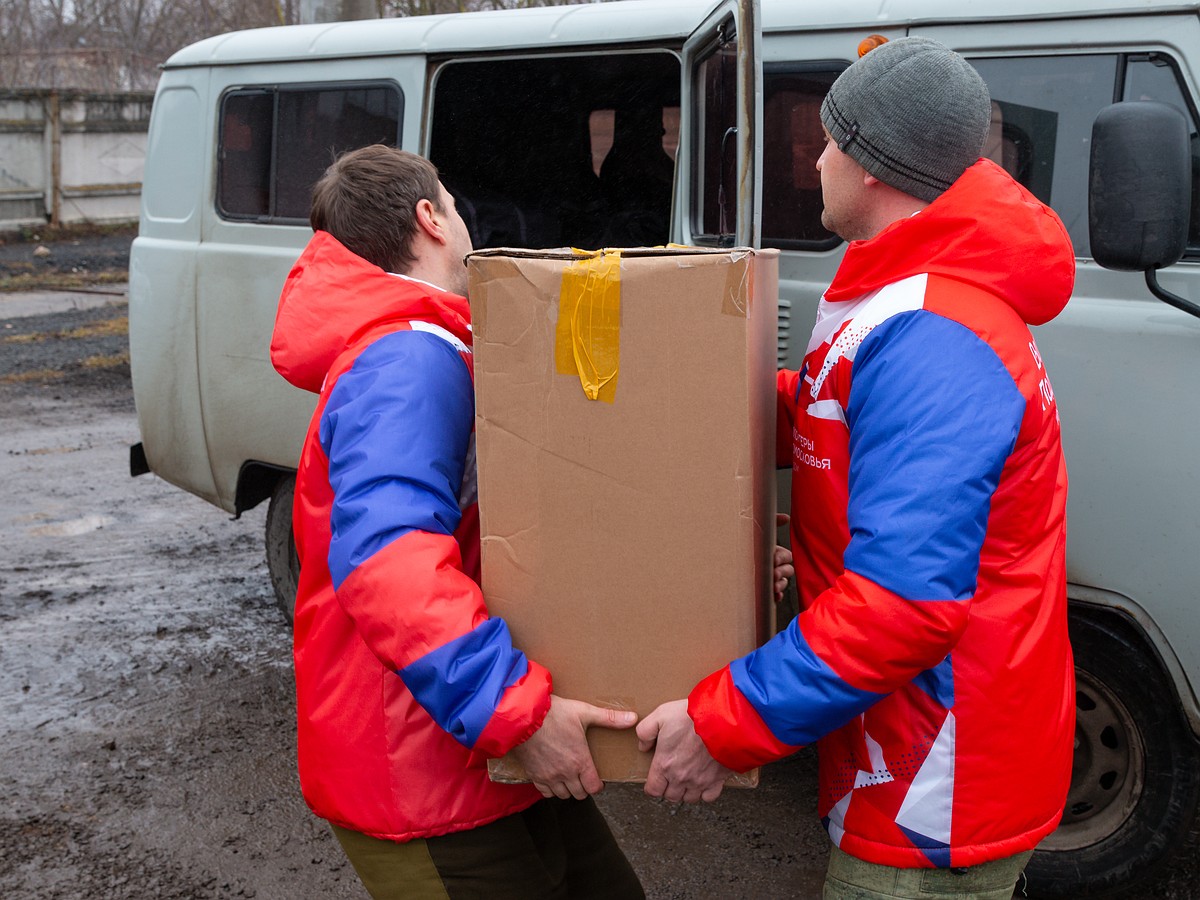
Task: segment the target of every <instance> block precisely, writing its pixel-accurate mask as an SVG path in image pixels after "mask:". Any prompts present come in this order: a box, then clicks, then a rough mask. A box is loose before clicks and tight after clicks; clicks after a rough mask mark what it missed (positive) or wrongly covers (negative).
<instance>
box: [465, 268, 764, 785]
mask: <svg viewBox="0 0 1200 900" xmlns="http://www.w3.org/2000/svg"><path fill="white" fill-rule="evenodd" d="M468 268H469V272H470V292H469V293H470V297H471V308H472V316H473V321H474V332H475V390H476V421H475V425H476V453H477V459H478V467H479V509H480V517H481V532H482V538H483V590H484V595H485V597H486V598H487V603H488V607H489V610H490V612H491V613H492V614H493V615H497V616H503V617H504V618H505V619H506V620H507V621H508V623H509V627H510V628H511V630H512V634H513V638H514V641H515V642H516V645H517V646H518V647H519V648H520V649H521V650H523V651H524V652H525V653H526V655H527V656H529V657H530V658H531V659H535V660H537V661H538V662H540V663H541V664H543V665H545V666H546V667H547V668H548V669H549V670H550V672H551V674H552V676H553V678H554V691H555V693H556V694H559V695H561V696H564V697H572V698H576V699H581V700H586V701H589V702H591V703H595V704H598V705H602V706H611V707H616V708H620V709H633V710H636V711H637V713H638V714H639V716H645V715H647V714H648V713H650V712H652V711H653V710H654V709H655V707H657V706H658V705H659V704H660V703H662V702H664V701H667V700H675V699H679V698H681V697H684V696H686V695H687V693H688V692H689V691H690V690H691V688H692V687H693V686H694V685H695V684H696V682H698V681H699V680H700V679H701V678H703V677H704V676H705V675H707V674H708V673H710V672H712V671H714V670H716V669H718V668H720V667H721V666H722V665H724V664H725V663H727V662H729V661H730V660H731V659H733V658H735V657H738V656H741V655H743V654H745V653H747V652H749V651H750V650H752V649H754V648H755V647H756V646H758V645H759V644H760V643H762V641H763V640H765V639H766V638H767V637H769V634H770V631H771V628H772V626H773V620H772V609H773V603H772V584H771V580H772V553H773V548H774V544H775V521H774V517H775V472H774V462H775V460H774V448H775V419H776V412H775V409H776V404H775V370H776V312H777V306H776V304H777V296H778V254H777V253H776V252H775V251H771V250H763V251H754V250H746V249H737V250H700V249H692V248H656V249H638V250H623V251H614V250H608V251H602V252H601V253H596V254H582V253H581V252H580V251H571V250H547V251H529V250H486V251H480V252H478V253H475V254H472V255H471V256H470V257H468ZM593 398H594V399H593ZM589 741H590V742H591V747H592V753H593V756H594V758H595V760H596V763H597V767H598V769H599V771H600V776H601V777H602V778H603V779H605V780H607V781H644V780H645V777H646V774H647V772H648V770H649V764H650V754H646V753H639V752H638V749H637V739H636V737H635V735H634V733H633V732H632V731H628V732H613V731H607V730H605V729H596V728H594V729H591V731H590V733H589ZM491 762H492V765H491V770H492V777H493V778H494V779H496V780H502V781H503V780H520V779H522V778H523V773H522V772H521V771H520V768H519V766H517V765H516V764H515V762H513V761H512V760H510V759H507V758H506V759H505V760H492V761H491ZM755 781H756V778H755V777H754V776H751V777H750V778H749V779H743V780H742V783H744V784H753V783H755Z"/></svg>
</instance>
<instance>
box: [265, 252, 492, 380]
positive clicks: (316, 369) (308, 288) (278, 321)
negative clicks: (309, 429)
mask: <svg viewBox="0 0 1200 900" xmlns="http://www.w3.org/2000/svg"><path fill="white" fill-rule="evenodd" d="M413 320H419V321H423V322H430V323H432V324H435V325H441V326H442V327H443V328H445V329H446V330H447V331H449V332H450V333H451V334H453V335H454V336H455V337H457V338H458V339H459V340H461V341H462V342H463V343H464V344H466V345H467V346H470V345H471V325H470V322H471V311H470V307H469V306H468V305H467V299H466V298H465V297H460V296H459V295H458V294H452V293H450V292H448V291H443V290H441V289H440V288H437V287H434V286H433V285H429V284H425V283H424V282H419V281H412V280H409V279H407V278H402V277H400V276H398V275H392V274H390V273H388V272H385V271H384V270H383V269H381V268H379V267H378V266H376V265H373V264H372V263H369V262H367V261H366V260H365V259H363V258H362V257H361V256H358V255H357V254H355V253H352V252H351V251H350V250H348V249H346V247H345V246H344V245H343V244H342V243H341V242H340V241H339V240H338V239H337V238H335V237H334V236H333V235H331V234H329V233H328V232H325V231H318V232H317V233H316V234H314V235H313V238H312V240H311V241H309V242H308V246H307V247H305V248H304V252H303V253H302V254H300V258H299V259H298V260H296V264H295V265H294V266H292V270H291V272H289V273H288V277H287V281H286V282H284V285H283V293H282V294H281V295H280V297H279V309H278V311H277V312H276V314H275V331H274V333H273V334H272V336H271V363H272V365H274V366H275V370H276V371H277V372H278V373H279V374H280V375H282V376H283V377H284V378H285V379H287V380H288V381H289V382H290V383H291V384H294V385H295V386H296V387H298V388H303V389H304V390H306V391H312V392H313V393H319V392H320V390H321V385H322V384H323V383H324V381H325V376H326V375H328V374H329V370H330V368H331V367H332V366H333V364H334V361H335V360H337V358H338V357H339V356H340V355H341V354H342V352H343V351H344V350H345V349H346V348H347V347H349V346H350V345H351V344H353V343H355V342H356V341H358V340H359V339H360V338H361V337H362V336H363V335H365V334H366V333H367V332H369V331H374V330H376V329H379V328H385V329H386V327H387V326H389V325H399V324H402V323H404V322H409V321H413Z"/></svg>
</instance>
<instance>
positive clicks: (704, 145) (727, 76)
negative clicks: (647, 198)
mask: <svg viewBox="0 0 1200 900" xmlns="http://www.w3.org/2000/svg"><path fill="white" fill-rule="evenodd" d="M718 34H719V37H718V40H717V43H716V46H715V47H714V48H713V50H712V52H711V53H709V54H708V55H707V56H706V57H704V58H703V59H702V60H701V61H700V63H699V64H698V65H697V66H696V71H695V76H694V77H695V97H696V128H697V132H698V135H697V137H698V140H697V151H698V157H699V159H698V160H697V165H696V170H695V171H696V173H697V178H698V179H699V184H697V185H696V192H695V196H696V198H697V207H696V208H695V209H694V210H693V211H692V216H693V218H692V227H693V229H694V230H695V232H696V234H697V236H700V235H703V236H705V237H707V238H709V239H710V240H712V241H713V242H715V243H718V244H722V245H725V246H732V245H733V241H734V231H735V228H736V226H737V36H736V35H735V34H734V33H733V23H732V22H730V23H728V24H726V25H723V26H721V28H720V29H719V32H718Z"/></svg>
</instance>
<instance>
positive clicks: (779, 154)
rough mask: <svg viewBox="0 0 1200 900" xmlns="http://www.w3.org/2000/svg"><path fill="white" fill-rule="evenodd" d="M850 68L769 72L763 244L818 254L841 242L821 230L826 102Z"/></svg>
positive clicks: (787, 67)
mask: <svg viewBox="0 0 1200 900" xmlns="http://www.w3.org/2000/svg"><path fill="white" fill-rule="evenodd" d="M845 68H846V63H844V62H829V63H813V64H809V65H785V66H769V67H768V68H767V70H766V72H764V76H763V174H762V180H763V192H762V197H763V199H762V234H763V238H762V243H763V245H764V246H767V247H783V248H805V249H818V248H822V247H832V246H834V245H835V244H837V242H838V241H839V240H840V239H839V238H838V237H837V236H836V235H834V234H832V233H831V232H829V231H827V230H825V228H824V227H822V225H821V209H822V203H821V175H820V173H819V172H818V171H817V168H816V165H817V159H818V157H820V155H821V151H822V150H824V149H825V140H824V131H823V130H822V128H821V101H822V100H824V99H825V95H826V94H827V93H828V92H829V87H830V85H832V84H833V82H834V80H835V79H836V78H837V76H838V75H839V74H840V73H841V71H842V70H843V69H845Z"/></svg>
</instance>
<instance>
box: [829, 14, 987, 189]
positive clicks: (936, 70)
mask: <svg viewBox="0 0 1200 900" xmlns="http://www.w3.org/2000/svg"><path fill="white" fill-rule="evenodd" d="M991 119H992V101H991V97H990V96H989V95H988V89H987V85H986V84H984V83H983V79H982V78H980V77H979V73H978V72H976V71H975V69H974V68H972V66H971V64H970V63H968V62H967V61H966V60H965V59H963V58H962V57H961V56H959V55H958V54H957V53H955V52H954V51H953V50H950V49H949V48H947V47H945V46H943V45H942V44H939V43H938V42H937V41H933V40H930V39H929V38H923V37H905V38H898V39H896V40H894V41H888V42H887V43H885V44H880V45H879V46H878V47H876V48H875V49H874V50H871V51H870V52H869V53H867V54H866V55H865V56H863V57H862V58H860V59H859V60H858V61H857V62H855V63H854V65H852V66H850V68H848V69H847V70H846V71H844V72H843V73H842V74H841V75H840V76H838V79H837V81H835V82H834V83H833V87H832V88H830V90H829V93H828V94H827V95H826V97H825V101H824V102H823V103H822V104H821V122H822V124H824V126H825V127H826V128H827V129H828V130H829V134H830V137H832V138H833V140H834V141H836V142H837V145H838V148H839V149H840V150H841V151H842V152H843V153H845V154H847V155H848V156H850V157H851V158H852V159H853V160H854V161H855V162H857V163H858V164H859V165H860V166H862V167H863V168H864V169H866V170H867V171H868V172H870V173H871V174H872V175H874V176H875V177H876V178H878V179H879V180H880V181H882V182H883V183H884V184H888V185H891V186H892V187H894V188H898V189H899V190H901V191H904V193H906V194H909V195H911V196H913V197H917V198H918V199H921V200H925V201H933V200H935V199H937V197H938V196H939V195H940V194H941V193H942V191H944V190H946V188H948V187H950V185H951V184H952V183H953V182H954V181H955V180H956V179H957V178H958V176H959V175H961V174H962V173H963V172H964V171H966V169H967V168H968V167H969V166H971V165H973V164H974V163H975V161H976V160H978V159H979V155H980V153H981V152H982V151H983V144H984V141H986V140H987V135H988V129H989V128H990V126H991Z"/></svg>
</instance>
